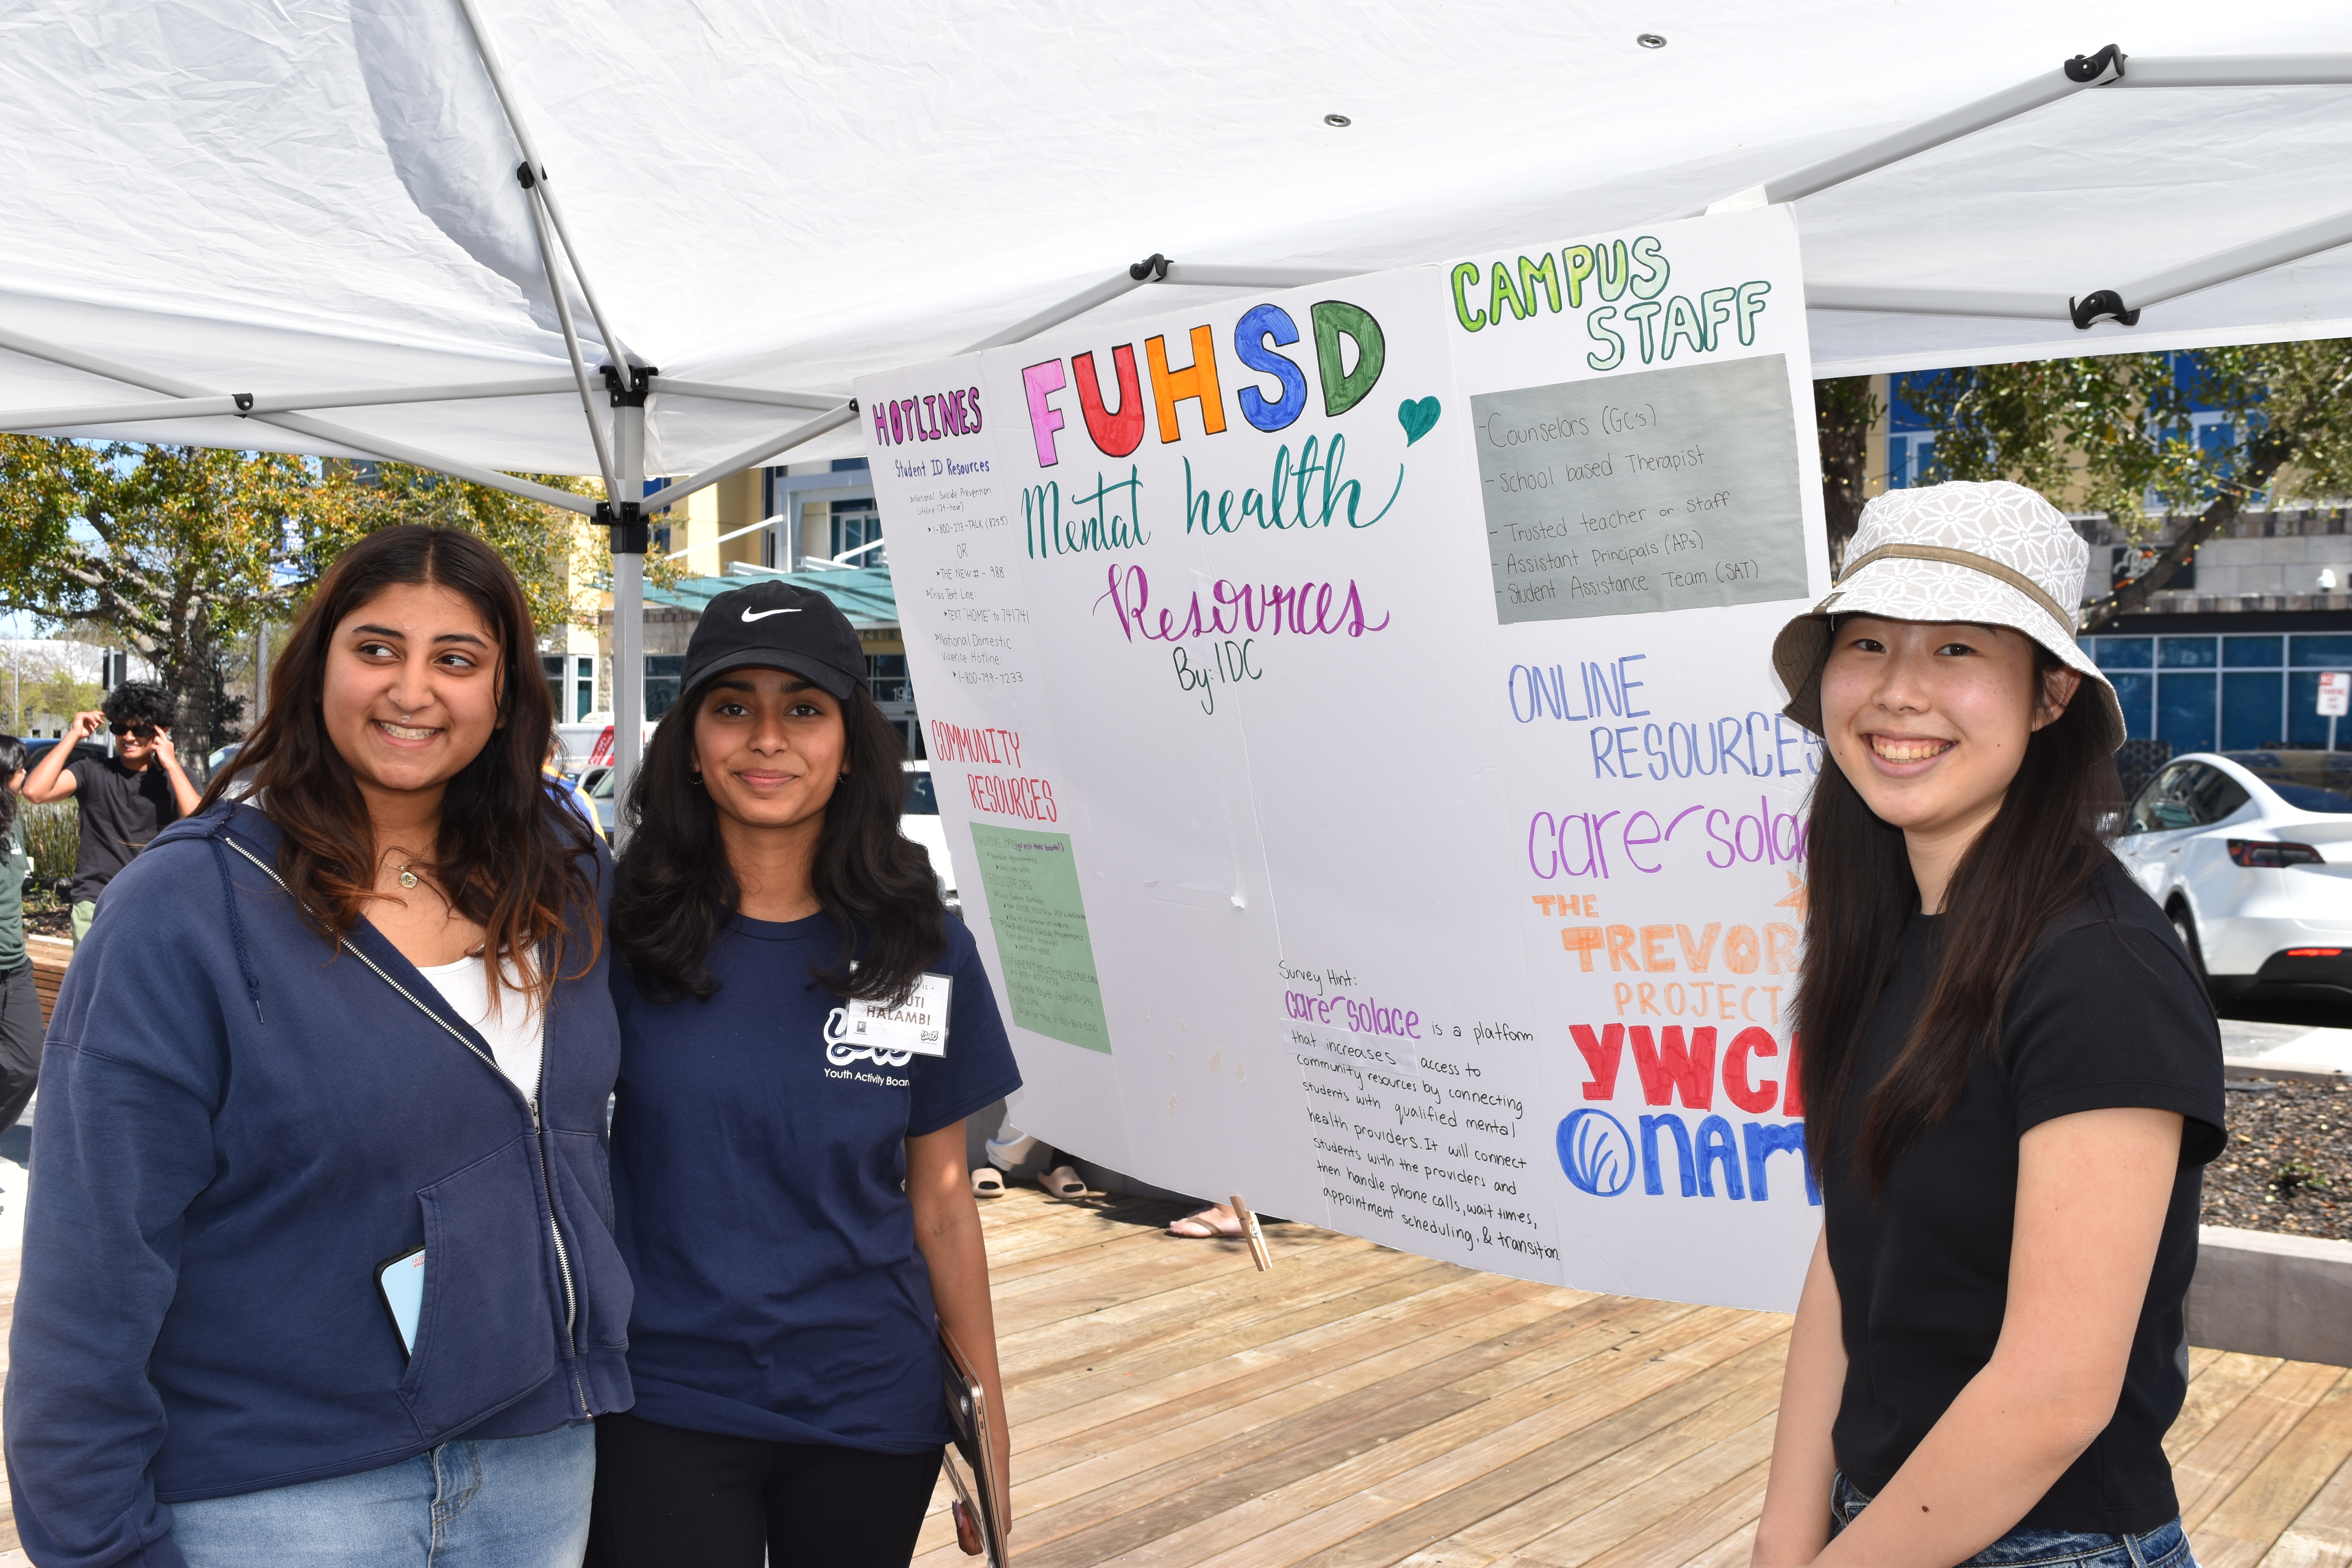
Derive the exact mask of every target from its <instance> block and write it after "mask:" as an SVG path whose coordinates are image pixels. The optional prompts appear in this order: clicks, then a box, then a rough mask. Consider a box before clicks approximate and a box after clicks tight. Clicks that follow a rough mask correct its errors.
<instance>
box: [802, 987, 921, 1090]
mask: <svg viewBox="0 0 2352 1568" xmlns="http://www.w3.org/2000/svg"><path fill="white" fill-rule="evenodd" d="M865 1034H866V1020H865V1019H863V1018H855V1019H854V1018H851V1017H850V1016H849V1015H848V1012H847V1011H846V1010H845V1009H844V1008H840V1007H835V1009H834V1010H833V1011H832V1012H831V1013H829V1014H827V1015H826V1016H825V1020H824V1059H825V1060H826V1062H828V1063H829V1064H831V1066H832V1067H833V1068H851V1067H855V1066H856V1064H857V1063H859V1062H872V1063H873V1064H874V1065H875V1066H876V1067H878V1068H902V1067H905V1066H906V1065H907V1064H908V1062H910V1061H912V1060H914V1059H915V1054H914V1052H912V1051H900V1050H892V1049H891V1048H890V1047H887V1046H884V1045H861V1044H859V1043H857V1042H858V1041H859V1039H860V1038H861V1037H863V1036H864V1035H865ZM825 1076H826V1077H827V1078H854V1079H859V1080H861V1081H864V1082H867V1083H875V1084H879V1085H881V1086H882V1087H883V1088H885V1089H904V1088H906V1087H907V1086H908V1084H909V1083H910V1082H912V1081H913V1080H912V1079H903V1078H887V1077H884V1076H883V1075H881V1074H878V1073H852V1072H845V1071H830V1070H829V1071H827V1072H826V1074H825Z"/></svg>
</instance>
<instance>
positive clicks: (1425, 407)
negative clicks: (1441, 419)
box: [1397, 397, 1443, 447]
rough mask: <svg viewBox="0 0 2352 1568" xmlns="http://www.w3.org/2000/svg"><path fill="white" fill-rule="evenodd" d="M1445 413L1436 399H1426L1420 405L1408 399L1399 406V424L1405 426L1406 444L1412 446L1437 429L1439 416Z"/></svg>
mask: <svg viewBox="0 0 2352 1568" xmlns="http://www.w3.org/2000/svg"><path fill="white" fill-rule="evenodd" d="M1441 412H1443V410H1441V409H1440V408H1439V407H1438V405H1437V399H1435V398H1434V397H1424V398H1423V399H1422V400H1421V401H1420V402H1419V403H1415V402H1414V401H1413V400H1412V398H1410V397H1408V398H1406V399H1405V400H1404V401H1403V402H1402V403H1400V404H1398V405H1397V423H1398V424H1400V425H1402V426H1404V444H1405V445H1406V446H1408V447H1410V446H1412V444H1413V443H1414V442H1415V441H1418V440H1420V439H1421V438H1422V437H1423V436H1426V435H1428V434H1429V433H1430V432H1431V431H1432V430H1434V429H1435V428H1437V416H1438V415H1439V414H1440V413H1441Z"/></svg>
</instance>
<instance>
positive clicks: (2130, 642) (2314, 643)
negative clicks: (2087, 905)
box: [2084, 633, 2352, 756]
mask: <svg viewBox="0 0 2352 1568" xmlns="http://www.w3.org/2000/svg"><path fill="white" fill-rule="evenodd" d="M2084 640H2085V644H2086V647H2087V648H2088V650H2089V652H2090V654H2091V657H2092V658H2094V659H2095V660H2096V661H2097V663H2098V666H2099V668H2100V669H2101V670H2102V671H2104V672H2105V675H2106V676H2107V679H2109V680H2111V681H2113V682H2114V684H2115V688H2116V700H2118V701H2119V702H2120V703H2121V704H2122V706H2123V710H2124V725H2125V729H2126V732H2127V733H2128V734H2129V735H2130V737H2131V738H2132V739H2133V740H2135V741H2145V740H2156V741H2162V742H2165V743H2166V744H2167V745H2168V746H2170V747H2171V748H2172V752H2173V754H2174V755H2176V756H2178V755H2179V754H2180V753H2182V752H2211V751H2223V752H2257V751H2269V750H2273V749H2277V748H2280V747H2286V748H2292V749H2295V750H2308V749H2311V748H2315V747H2321V746H2325V745H2326V744H2327V721H2326V720H2325V719H2323V718H2321V717H2320V716H2319V711H2318V701H2319V677H2320V673H2321V672H2322V671H2323V670H2330V669H2352V635H2347V634H2338V633H2322V634H2301V635H2295V636H2286V637H2280V636H2246V637H2239V636H2234V635H2225V636H2220V637H2089V638H2086V639H2084ZM2338 744H2339V745H2340V746H2344V747H2346V748H2347V749H2352V735H2347V736H2344V737H2343V738H2342V739H2340V740H2339V742H2338Z"/></svg>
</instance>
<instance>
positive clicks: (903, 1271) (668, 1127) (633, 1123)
mask: <svg viewBox="0 0 2352 1568" xmlns="http://www.w3.org/2000/svg"><path fill="white" fill-rule="evenodd" d="M840 942H841V937H840V931H839V928H838V927H836V926H835V925H834V923H833V922H832V921H831V920H829V919H828V918H826V917H825V916H824V915H816V916H813V917H811V918H810V919H808V920H804V921H789V922H786V923H782V924H778V923H776V922H774V921H754V920H745V919H742V918H741V917H740V916H739V917H737V918H736V919H735V920H734V921H732V922H731V923H730V925H729V926H728V927H727V929H726V930H725V931H722V932H721V933H720V935H719V940H718V941H717V942H714V943H713V944H712V946H711V951H710V955H709V960H708V963H709V968H710V973H711V974H712V975H713V976H715V977H716V978H717V980H718V981H719V991H718V994H716V995H714V996H712V997H711V998H710V999H709V1001H707V1002H698V1001H695V1000H692V999H690V998H689V999H688V1000H687V1001H684V1002H676V1003H670V1004H667V1005H658V1004H656V1003H653V1002H649V1001H647V1000H646V998H645V997H644V996H642V995H641V994H638V991H637V989H636V987H635V985H634V984H631V982H630V979H629V976H628V973H627V971H626V970H625V968H624V967H623V966H622V965H620V964H618V963H615V964H614V966H613V1001H614V1006H615V1008H616V1009H617V1010H618V1012H619V1014H620V1019H621V1077H620V1082H619V1083H618V1085H617V1086H616V1093H617V1095H618V1104H617V1106H616V1108H615V1110H614V1121H613V1205H614V1213H615V1215H616V1216H617V1224H616V1226H615V1227H614V1239H615V1240H616V1241H618V1242H619V1243H620V1247H621V1256H622V1257H623V1258H625V1260H626V1261H627V1263H628V1266H629V1272H630V1274H631V1275H632V1276H633V1277H634V1278H635V1281H636V1287H637V1298H636V1306H635V1310H633V1311H632V1313H631V1314H630V1318H629V1373H630V1375H631V1377H632V1378H633V1379H634V1380H635V1384H636V1391H637V1403H636V1409H635V1412H634V1414H635V1415H642V1416H644V1417H645V1418H646V1420H648V1421H657V1422H660V1423H662V1424H663V1425H664V1426H682V1427H686V1428H688V1429H689V1430H692V1431H698V1432H717V1433H723V1434H726V1435H728V1436H738V1437H759V1438H766V1439H769V1440H772V1441H777V1442H787V1443H832V1444H837V1445H840V1446H843V1447H852V1448H866V1449H871V1450H875V1451H877V1452H881V1453H919V1452H921V1451H923V1450H925V1449H927V1448H936V1447H940V1445H941V1444H943V1443H945V1442H947V1441H948V1440H949V1431H948V1426H947V1414H946V1409H945V1405H944V1404H943V1401H942V1399H941V1395H940V1352H939V1337H938V1336H939V1330H938V1318H937V1315H936V1313H935V1310H934V1309H933V1307H932V1304H931V1283H930V1274H929V1269H928V1268H926V1267H925V1266H924V1263H923V1258H922V1254H921V1253H920V1252H919V1251H918V1250H917V1249H916V1246H915V1227H914V1211H913V1207H912V1205H911V1204H910V1203H909V1202H908V1197H907V1194H906V1190H905V1187H904V1182H905V1180H906V1175H907V1157H906V1148H905V1142H906V1140H907V1139H908V1138H912V1137H919V1136H920V1135H922V1134H923V1133H926V1132H935V1131H939V1130H940V1128H942V1127H946V1126H949V1125H950V1124H952V1123H954V1122H957V1121H961V1120H962V1119H963V1118H965V1117H966V1116H969V1115H971V1113H972V1112H974V1111H976V1110H980V1109H981V1108H982V1107H983V1106H985V1105H987V1104H988V1103H989V1102H990V1101H992V1100H1000V1099H1002V1098H1003V1097H1004V1096H1005V1095H1007V1094H1009V1093H1011V1092H1012V1091H1013V1089H1018V1088H1019V1087H1021V1074H1020V1070H1019V1068H1017V1067H1015V1066H1014V1064H1013V1047H1012V1045H1011V1043H1010V1042H1009V1041H1007V1040H1006V1038H1005V1037H1004V1025H1003V1021H1002V1020H1001V1019H1000V1018H999V1017H998V1016H997V1012H996V997H995V994H993V993H992V991H991V990H990V988H989V984H988V974H987V972H986V971H985V970H983V969H982V967H981V963H980V955H979V952H978V950H977V949H976V948H975V947H974V946H973V944H972V940H971V931H967V930H966V929H965V928H964V925H963V922H962V921H959V920H955V919H952V918H950V920H949V921H948V948H947V952H946V953H945V954H944V955H943V956H942V957H941V959H940V962H939V963H936V964H934V965H933V966H932V968H933V969H934V971H936V972H938V973H945V974H949V975H951V976H953V979H954V985H953V991H952V994H951V995H950V998H949V1011H948V1036H947V1054H946V1055H945V1056H943V1057H924V1056H917V1057H912V1058H909V1059H908V1060H906V1061H905V1062H903V1063H899V1062H896V1061H895V1060H894V1059H893V1058H894V1057H895V1055H897V1054H902V1053H894V1054H893V1055H892V1056H886V1057H884V1058H881V1059H878V1060H877V1059H875V1058H872V1057H871V1056H870V1054H867V1053H864V1052H859V1051H857V1050H856V1049H855V1048H854V1047H848V1046H846V1045H843V1046H835V1047H828V1046H827V1045H826V1042H825V1040H824V1025H825V1020H826V1018H827V1016H829V1015H830V1014H831V1013H832V1011H833V1009H834V1007H835V1005H836V1003H835V998H834V997H833V995H832V994H830V993H829V992H827V991H825V990H824V989H823V988H822V987H820V986H818V985H817V984H816V983H815V982H814V980H812V979H811V978H810V974H811V972H812V971H813V970H818V969H824V968H829V967H831V965H832V962H833V960H834V958H835V955H836V954H837V953H838V952H839V951H840ZM828 1050H830V1052H831V1055H832V1057H834V1058H858V1059H840V1060H829V1059H828Z"/></svg>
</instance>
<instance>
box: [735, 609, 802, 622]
mask: <svg viewBox="0 0 2352 1568" xmlns="http://www.w3.org/2000/svg"><path fill="white" fill-rule="evenodd" d="M799 614H800V612H799V611H798V610H760V611H756V612H755V611H752V610H750V609H746V610H745V611H744V612H743V619H744V620H745V621H747V622H749V621H764V620H766V619H767V618H768V617H769V616H797V615H799Z"/></svg>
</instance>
